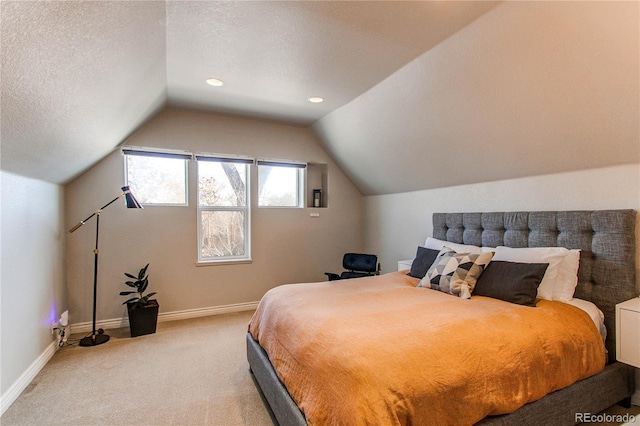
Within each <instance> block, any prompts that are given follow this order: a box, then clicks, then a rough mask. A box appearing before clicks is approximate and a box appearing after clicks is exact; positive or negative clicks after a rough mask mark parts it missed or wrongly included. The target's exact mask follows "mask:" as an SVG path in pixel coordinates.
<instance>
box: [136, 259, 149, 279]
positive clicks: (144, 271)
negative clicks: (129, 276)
mask: <svg viewBox="0 0 640 426" xmlns="http://www.w3.org/2000/svg"><path fill="white" fill-rule="evenodd" d="M148 267H149V264H148V263H147V264H146V265H145V267H144V268H142V269H140V272H139V273H138V279H139V280H141V279H143V278H144V275H145V274H146V273H147V268H148Z"/></svg>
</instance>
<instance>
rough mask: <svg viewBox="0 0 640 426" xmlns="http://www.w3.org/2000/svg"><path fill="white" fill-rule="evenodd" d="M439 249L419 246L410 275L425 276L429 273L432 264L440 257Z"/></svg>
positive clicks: (415, 276)
mask: <svg viewBox="0 0 640 426" xmlns="http://www.w3.org/2000/svg"><path fill="white" fill-rule="evenodd" d="M438 253H440V251H439V250H432V249H428V248H425V247H418V251H417V252H416V257H415V259H413V263H412V264H411V271H409V274H408V275H409V276H411V277H414V278H420V279H422V278H424V276H425V275H426V274H427V271H428V270H429V268H431V265H433V262H434V261H435V260H436V257H438Z"/></svg>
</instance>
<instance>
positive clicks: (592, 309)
mask: <svg viewBox="0 0 640 426" xmlns="http://www.w3.org/2000/svg"><path fill="white" fill-rule="evenodd" d="M565 303H567V304H568V305H573V306H575V307H576V308H580V309H582V310H583V311H585V312H586V313H587V314H589V316H590V317H591V319H592V320H593V323H594V324H595V325H596V327H597V328H598V331H599V332H600V335H601V336H602V340H603V341H604V340H606V339H607V327H605V325H604V314H603V313H602V311H601V310H600V309H598V307H597V306H596V305H594V304H593V303H591V302H587V301H586V300H582V299H575V298H574V299H571V300H570V301H568V302H565Z"/></svg>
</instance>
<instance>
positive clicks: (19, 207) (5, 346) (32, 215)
mask: <svg viewBox="0 0 640 426" xmlns="http://www.w3.org/2000/svg"><path fill="white" fill-rule="evenodd" d="M0 181H1V185H0V186H1V189H2V201H1V203H0V205H1V206H2V209H1V212H2V213H1V218H2V219H1V234H2V240H1V241H2V242H1V252H2V256H1V259H2V268H1V269H2V274H1V278H0V280H1V283H2V286H1V288H2V302H1V306H2V308H1V309H0V318H1V321H0V324H1V327H0V334H1V344H2V363H1V366H2V370H1V374H0V377H1V378H2V381H1V386H0V389H1V391H2V396H3V397H2V400H3V408H6V406H5V397H7V395H6V393H7V391H11V392H10V393H12V397H13V398H15V397H17V395H13V392H19V391H20V390H22V389H18V390H16V388H15V386H14V385H16V381H17V380H18V379H19V378H20V377H21V376H22V375H23V373H25V372H26V371H27V370H28V369H29V367H30V366H31V365H32V364H33V363H34V362H35V361H36V360H37V359H38V358H40V357H41V356H42V355H43V353H44V352H45V350H46V349H47V348H48V347H49V345H51V343H52V342H53V339H54V338H53V336H52V335H51V322H52V321H55V320H56V319H58V318H59V317H60V314H61V313H62V311H64V310H65V309H66V308H67V306H66V290H65V288H64V279H63V277H64V261H63V241H64V237H63V214H62V206H63V200H62V195H63V189H62V187H61V186H59V185H55V184H51V183H48V182H42V181H39V180H36V179H30V178H25V177H22V176H18V175H15V174H12V173H8V172H5V171H2V172H1V175H0ZM25 386H26V384H25ZM9 399H11V398H9ZM11 402H12V401H11Z"/></svg>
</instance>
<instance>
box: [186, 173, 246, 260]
mask: <svg viewBox="0 0 640 426" xmlns="http://www.w3.org/2000/svg"><path fill="white" fill-rule="evenodd" d="M248 172H249V169H248V166H247V164H243V163H233V162H227V161H198V214H199V225H200V260H203V261H207V260H223V259H237V258H248V253H249V250H248V238H247V237H248V205H247V198H248V197H247V192H248V191H247V189H248V187H247V178H248Z"/></svg>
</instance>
